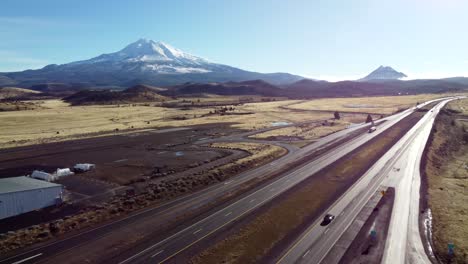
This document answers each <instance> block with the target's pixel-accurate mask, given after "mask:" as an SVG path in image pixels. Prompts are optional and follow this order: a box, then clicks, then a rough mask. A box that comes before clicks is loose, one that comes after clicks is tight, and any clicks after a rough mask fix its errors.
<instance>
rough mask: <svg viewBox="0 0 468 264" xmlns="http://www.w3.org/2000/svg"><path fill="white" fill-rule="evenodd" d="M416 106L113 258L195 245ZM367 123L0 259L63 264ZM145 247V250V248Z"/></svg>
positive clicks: (163, 256)
mask: <svg viewBox="0 0 468 264" xmlns="http://www.w3.org/2000/svg"><path fill="white" fill-rule="evenodd" d="M430 102H432V101H430ZM430 102H427V103H430ZM427 103H426V104H427ZM423 105H425V104H421V106H423ZM421 106H420V107H421ZM413 111H414V108H411V109H408V110H406V111H403V112H401V113H398V114H396V115H393V116H390V117H387V118H384V120H386V122H383V123H382V124H381V125H380V126H379V129H378V130H377V131H375V132H374V133H370V134H369V133H364V134H362V135H360V136H358V137H356V138H354V139H352V140H351V141H349V142H347V143H346V144H344V145H341V146H338V147H336V148H334V149H333V150H331V151H329V152H326V153H325V154H323V155H321V156H320V157H318V158H316V159H314V160H312V161H311V162H310V163H308V164H306V165H304V166H301V167H300V168H297V169H295V170H292V171H290V172H288V173H285V174H284V175H282V176H281V177H280V178H278V179H277V180H275V181H273V182H271V183H270V184H268V185H266V186H261V188H260V187H259V188H257V189H256V190H254V191H253V192H249V193H247V194H246V195H243V197H241V198H240V199H235V200H234V201H233V202H232V203H230V204H228V205H227V206H225V207H224V208H222V209H220V210H218V211H215V212H213V213H212V214H210V215H208V216H207V217H205V218H203V219H200V220H199V221H197V222H195V223H193V224H191V225H188V226H187V227H185V228H184V229H182V230H178V231H177V232H175V233H173V234H171V235H169V236H168V237H166V238H164V239H159V238H155V239H157V240H155V241H145V244H144V245H135V247H134V250H130V251H128V252H124V253H123V254H121V255H119V259H116V260H115V261H113V262H116V263H139V262H142V263H144V262H149V263H155V262H162V261H165V260H167V259H169V258H171V257H172V256H174V255H176V254H177V253H179V252H181V251H183V250H184V249H186V248H188V247H190V246H191V245H192V244H194V243H196V242H198V241H200V240H201V239H203V238H205V237H206V236H208V235H210V234H211V233H213V232H216V231H217V230H219V229H220V228H222V227H223V226H225V225H227V224H229V223H231V222H232V221H234V220H236V219H239V218H240V217H242V216H244V215H245V214H247V213H249V212H251V211H252V210H255V209H256V208H258V207H260V206H261V205H263V204H264V203H266V202H268V201H270V200H271V199H273V198H274V197H276V196H277V195H279V194H280V193H282V192H284V191H286V190H288V189H289V188H291V187H292V186H294V185H295V184H297V183H299V182H301V181H302V180H304V179H305V178H307V177H309V176H310V175H312V174H314V173H315V172H317V171H319V170H320V169H322V168H324V167H325V166H327V165H329V164H331V163H333V162H334V161H336V160H337V159H339V158H340V157H342V156H344V155H346V154H347V153H349V152H351V151H352V150H354V149H355V148H357V147H359V146H360V145H362V144H364V143H366V142H367V141H368V140H370V139H371V138H373V137H375V136H377V135H378V134H380V133H381V132H382V131H383V130H385V129H387V128H389V127H390V126H392V125H393V124H395V123H396V122H398V121H400V120H401V119H403V118H404V117H406V116H408V115H409V114H411V113H412V112H413ZM365 126H368V124H367V125H366V124H361V125H358V126H355V127H352V128H349V129H345V130H343V131H340V132H337V133H334V134H331V135H329V136H327V137H324V138H322V139H320V140H318V141H317V142H315V143H313V144H311V145H309V146H306V147H304V148H302V149H300V150H295V151H294V152H293V153H289V154H288V155H286V156H283V157H282V158H280V159H278V160H275V161H273V162H271V163H270V164H267V165H264V166H262V167H259V168H256V169H253V170H250V171H247V172H245V173H242V174H240V175H238V176H236V177H233V178H232V179H231V180H228V181H226V182H221V183H219V184H216V185H213V186H211V187H209V188H206V189H204V190H202V191H200V192H196V193H193V194H190V195H187V196H184V197H180V198H178V199H176V200H173V201H170V202H168V203H166V204H163V205H160V206H158V207H155V208H149V209H146V210H143V211H140V212H138V213H135V214H132V215H130V216H128V217H126V218H123V219H120V220H117V221H115V222H112V223H109V224H106V225H104V226H101V227H97V228H95V229H91V230H88V231H85V232H83V233H80V234H77V235H75V236H72V237H68V238H65V239H63V240H59V241H54V242H51V243H49V244H46V245H44V246H41V247H37V248H35V249H32V250H29V251H26V252H22V253H19V254H18V255H15V256H12V257H8V258H5V259H3V260H0V263H34V262H38V261H40V262H44V263H45V262H51V263H58V262H57V261H59V260H60V256H61V254H62V253H68V254H70V252H71V253H73V252H74V251H75V250H78V249H80V248H86V247H89V248H93V249H95V250H99V247H101V246H104V244H105V242H106V241H112V236H114V235H115V236H118V235H119V233H120V232H122V230H123V228H127V229H129V228H133V227H138V226H140V227H145V228H151V226H149V227H148V226H142V225H145V224H146V225H147V222H145V221H148V219H157V220H160V221H163V220H170V219H174V218H175V217H177V216H180V215H183V214H184V213H185V212H186V211H187V210H193V209H196V208H199V207H202V206H204V205H206V204H207V203H209V202H212V201H213V200H215V199H217V198H219V197H222V196H223V195H225V194H227V193H230V192H232V191H235V190H236V189H238V188H239V186H240V185H242V184H243V183H245V182H247V181H249V180H251V179H254V178H256V177H261V176H262V175H265V174H268V173H274V172H275V171H276V170H279V169H280V168H282V167H284V166H288V164H290V163H292V162H294V161H296V160H297V159H299V158H301V157H303V156H305V155H308V154H309V153H312V152H315V151H317V150H320V149H322V148H325V147H327V146H329V145H330V144H332V143H333V142H336V141H337V140H340V139H342V138H345V137H346V136H348V135H349V134H350V133H352V132H354V131H356V130H358V129H362V128H363V127H365ZM229 140H233V141H236V140H238V141H242V140H240V139H239V138H230V139H229ZM335 223H336V222H335ZM153 224H154V223H153ZM330 227H331V226H330ZM142 247H143V248H142ZM140 248H142V249H141V250H140ZM137 249H138V250H137ZM136 250H137V251H136ZM103 254H105V252H103ZM77 257H79V256H77ZM62 261H63V259H62Z"/></svg>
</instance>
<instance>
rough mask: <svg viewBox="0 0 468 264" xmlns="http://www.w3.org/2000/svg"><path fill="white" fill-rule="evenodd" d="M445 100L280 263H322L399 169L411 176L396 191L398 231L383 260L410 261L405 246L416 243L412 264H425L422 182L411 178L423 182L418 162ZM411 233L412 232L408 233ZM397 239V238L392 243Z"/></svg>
mask: <svg viewBox="0 0 468 264" xmlns="http://www.w3.org/2000/svg"><path fill="white" fill-rule="evenodd" d="M446 103H447V101H443V102H441V103H438V104H437V105H436V106H435V107H434V108H433V111H428V112H427V114H426V115H425V116H424V117H423V118H422V119H421V120H420V121H419V122H418V123H417V124H416V125H415V126H414V127H413V128H412V129H411V130H410V131H408V133H407V134H406V135H405V136H404V137H402V138H401V139H400V140H399V141H398V142H397V143H396V144H395V145H394V146H393V147H392V148H391V149H390V150H389V151H388V152H387V153H385V154H384V156H382V158H380V159H379V160H378V161H377V162H376V163H375V164H374V165H373V166H372V167H371V168H370V169H369V170H368V171H367V172H366V173H365V174H364V175H363V176H362V177H361V178H360V179H359V181H357V182H356V183H355V184H354V185H353V186H352V187H351V188H350V189H348V191H347V192H346V193H345V194H343V196H342V197H341V198H339V199H338V200H337V201H336V202H335V203H334V204H333V205H332V206H331V207H330V208H329V209H328V210H327V211H326V213H330V214H333V215H335V216H336V218H335V220H333V221H332V222H331V223H330V224H329V225H328V226H320V222H321V221H322V219H323V217H324V216H325V214H326V213H324V214H323V215H322V216H321V217H320V218H319V219H318V220H317V221H316V222H315V223H313V224H312V225H311V226H310V227H309V228H308V229H307V230H306V231H305V232H304V233H303V234H302V235H301V236H300V237H299V238H298V239H297V240H296V242H295V243H293V245H292V246H291V247H289V248H288V249H287V250H286V251H285V253H284V254H283V255H282V257H281V258H280V259H279V260H278V263H320V262H321V261H322V260H323V258H324V257H325V256H326V255H327V253H328V252H329V250H330V249H331V248H332V247H333V245H334V244H335V243H336V241H338V239H339V238H340V237H341V235H342V234H343V233H344V232H345V231H346V229H347V228H348V227H349V225H350V224H351V223H352V222H353V220H354V218H355V217H356V216H357V214H358V213H359V212H360V211H361V209H362V208H363V207H364V205H365V204H366V203H367V201H368V200H369V199H370V198H371V197H372V195H373V194H374V193H375V192H376V191H377V189H378V188H379V187H380V186H381V184H382V182H384V180H385V181H395V175H394V174H395V172H397V171H399V173H404V175H406V177H402V179H406V182H403V181H402V182H401V184H399V185H398V186H399V188H397V190H396V201H395V206H394V209H393V216H392V220H391V221H392V222H393V224H392V223H391V230H393V234H392V231H389V238H388V239H389V242H390V244H391V245H392V246H390V247H389V246H387V249H386V252H387V251H388V253H387V254H386V261H384V263H405V262H404V260H405V256H406V255H405V248H406V247H407V245H412V246H411V247H412V248H414V251H417V256H418V258H417V261H412V262H408V263H426V262H425V261H421V260H426V259H427V256H425V253H424V248H423V247H422V243H421V242H420V236H419V228H418V212H419V210H418V208H417V207H418V206H419V184H414V183H413V185H412V184H411V181H412V180H414V181H416V182H417V181H418V180H419V164H420V159H421V155H422V151H423V150H424V146H425V143H426V141H427V138H428V136H429V133H430V131H431V128H432V124H433V121H434V118H435V116H436V115H437V113H438V111H439V109H440V108H441V107H443V105H445V104H446ZM397 167H398V170H397V169H396V168H397ZM413 172H418V173H413ZM408 179H409V180H408ZM405 188H406V189H408V190H405V191H404V192H403V190H402V189H405ZM411 190H412V191H411ZM410 198H411V199H410ZM410 201H411V209H410V204H409V203H410ZM414 207H416V208H414ZM408 226H409V227H408ZM406 227H408V229H407V228H406ZM406 229H407V230H406ZM406 233H411V234H410V235H408V236H406ZM407 237H408V238H411V241H410V242H413V243H412V244H411V243H410V244H407V243H406V238H407ZM392 240H394V241H393V242H392ZM418 240H419V242H418ZM389 242H387V245H388V244H389ZM416 242H418V243H416ZM413 245H414V246H413ZM424 257H425V258H424ZM412 260H415V259H414V258H413V259H412Z"/></svg>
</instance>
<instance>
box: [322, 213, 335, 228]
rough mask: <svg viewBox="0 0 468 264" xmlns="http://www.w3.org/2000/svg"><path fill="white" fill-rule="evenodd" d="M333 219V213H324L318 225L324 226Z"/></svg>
mask: <svg viewBox="0 0 468 264" xmlns="http://www.w3.org/2000/svg"><path fill="white" fill-rule="evenodd" d="M333 219H335V216H334V215H331V214H326V215H325V217H324V218H323V221H322V223H320V225H321V226H326V225H328V224H330V223H331V221H333Z"/></svg>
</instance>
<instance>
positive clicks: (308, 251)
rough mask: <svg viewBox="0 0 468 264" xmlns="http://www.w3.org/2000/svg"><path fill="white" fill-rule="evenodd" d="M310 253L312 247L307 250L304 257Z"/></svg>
mask: <svg viewBox="0 0 468 264" xmlns="http://www.w3.org/2000/svg"><path fill="white" fill-rule="evenodd" d="M309 253H310V249H309V250H307V252H306V253H305V254H304V255H303V256H302V257H303V258H305V257H306V256H307V254H309Z"/></svg>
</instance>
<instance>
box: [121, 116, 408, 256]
mask: <svg viewBox="0 0 468 264" xmlns="http://www.w3.org/2000/svg"><path fill="white" fill-rule="evenodd" d="M404 113H405V112H404ZM408 114H409V113H408ZM400 116H401V117H400ZM399 117H400V119H403V117H402V114H399ZM395 123H396V122H395ZM384 130H385V129H384ZM384 130H380V131H379V132H380V133H381V132H382V131H384ZM380 133H377V134H374V136H376V135H378V134H380ZM274 183H275V182H274ZM274 183H271V184H270V185H273V184H274ZM249 196H252V194H251V195H249ZM246 198H247V197H246ZM241 201H242V200H239V201H237V202H235V203H234V204H237V203H239V202H241ZM253 201H255V199H252V200H250V203H252V202H253ZM264 202H266V201H264ZM264 202H262V203H264ZM234 204H232V205H234ZM232 205H231V206H232ZM251 210H252V209H250V210H247V211H246V212H243V213H242V214H241V215H239V216H237V217H236V218H235V219H233V220H231V221H230V222H232V221H234V220H236V219H238V218H239V217H241V216H243V215H244V214H246V213H247V212H250V211H251ZM215 214H216V213H215ZM215 214H213V215H215ZM208 218H209V217H208ZM208 218H205V219H203V220H200V221H199V222H201V221H205V220H207V219H208ZM230 222H227V223H224V224H223V225H221V227H218V228H216V229H215V230H212V231H211V232H209V233H208V234H206V235H205V236H203V237H202V238H200V239H198V240H197V241H199V240H201V239H203V238H204V237H207V236H208V235H210V234H211V233H213V232H215V231H217V230H219V229H220V228H222V227H223V226H225V225H227V224H229V223H230ZM187 229H188V228H187ZM183 231H184V230H182V231H179V232H177V233H176V234H173V235H172V236H170V237H168V238H166V239H164V240H163V241H160V242H159V243H156V244H154V245H153V246H151V247H149V248H147V249H145V250H143V251H141V252H139V253H138V254H136V255H134V256H132V257H130V258H128V259H126V260H124V261H122V262H120V264H122V263H126V262H128V261H130V260H132V259H134V258H135V257H137V256H139V255H141V254H143V253H144V252H146V251H148V250H150V249H151V248H154V247H156V246H158V245H160V244H161V243H163V242H165V241H167V240H168V239H170V238H172V237H174V236H176V235H178V234H179V233H181V232H183ZM197 241H195V242H192V243H190V244H189V245H187V246H185V247H184V248H182V249H180V250H178V251H177V252H176V253H174V254H172V255H171V256H169V257H167V258H166V259H164V260H163V261H162V262H164V261H166V260H168V259H170V258H172V257H173V256H174V255H177V254H178V253H180V252H181V251H184V250H185V249H187V248H188V247H190V246H191V245H193V244H194V243H196V242H197ZM290 250H291V249H290ZM290 250H289V251H290ZM283 257H284V256H283Z"/></svg>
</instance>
